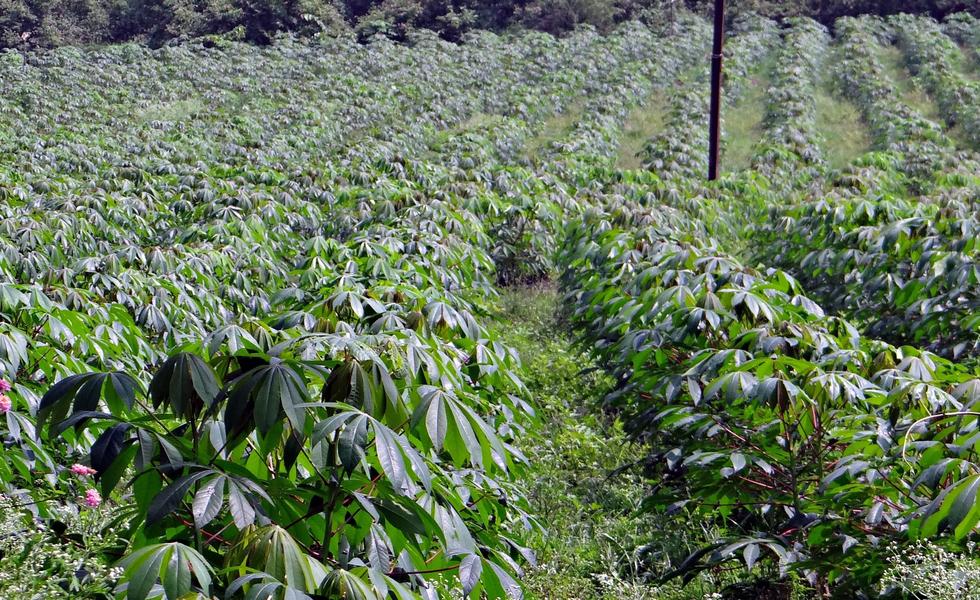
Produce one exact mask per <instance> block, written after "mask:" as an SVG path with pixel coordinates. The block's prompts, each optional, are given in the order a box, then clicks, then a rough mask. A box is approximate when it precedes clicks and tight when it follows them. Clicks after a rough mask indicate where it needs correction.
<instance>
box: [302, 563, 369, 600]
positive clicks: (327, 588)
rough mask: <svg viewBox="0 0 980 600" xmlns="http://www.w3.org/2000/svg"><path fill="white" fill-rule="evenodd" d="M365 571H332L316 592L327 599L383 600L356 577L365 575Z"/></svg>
mask: <svg viewBox="0 0 980 600" xmlns="http://www.w3.org/2000/svg"><path fill="white" fill-rule="evenodd" d="M366 571H367V570H366V569H363V568H358V569H353V570H351V571H347V570H344V569H334V570H332V571H330V572H329V573H328V574H327V576H326V577H325V578H324V579H323V583H321V584H320V589H319V590H317V591H318V593H319V594H320V595H322V596H326V597H328V598H344V599H345V600H383V596H382V595H381V594H380V593H378V592H377V591H376V590H375V589H374V588H373V587H372V586H371V585H370V584H368V583H367V582H366V581H364V580H363V579H361V578H360V577H359V576H358V575H360V574H364V575H366V574H367V572H366Z"/></svg>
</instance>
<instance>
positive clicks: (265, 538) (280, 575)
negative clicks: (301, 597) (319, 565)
mask: <svg viewBox="0 0 980 600" xmlns="http://www.w3.org/2000/svg"><path fill="white" fill-rule="evenodd" d="M312 562H315V561H314V560H313V559H311V557H309V556H308V555H307V554H306V553H305V552H304V551H303V550H302V549H301V548H300V546H299V544H297V543H296V540H294V539H293V537H292V536H291V535H290V534H289V532H288V531H286V530H285V529H283V528H282V527H279V526H278V525H266V526H263V527H253V528H248V529H245V530H243V531H242V534H241V536H240V538H239V540H238V541H237V542H236V544H235V546H234V547H233V548H232V549H231V551H230V552H229V554H228V564H229V565H230V566H231V567H232V568H233V569H235V570H237V571H238V572H239V573H241V574H242V575H244V574H246V573H247V572H249V571H261V572H263V573H264V574H267V575H269V576H271V577H272V578H274V579H275V580H276V581H278V582H280V583H282V584H285V585H287V586H289V587H292V588H295V589H297V590H302V591H304V592H313V591H315V590H316V587H317V584H318V583H319V580H318V579H317V577H316V575H315V574H314V571H313V568H312Z"/></svg>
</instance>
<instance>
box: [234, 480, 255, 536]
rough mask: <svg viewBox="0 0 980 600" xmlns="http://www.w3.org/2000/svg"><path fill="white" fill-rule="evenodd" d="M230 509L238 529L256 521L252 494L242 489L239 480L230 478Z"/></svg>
mask: <svg viewBox="0 0 980 600" xmlns="http://www.w3.org/2000/svg"><path fill="white" fill-rule="evenodd" d="M228 509H229V511H231V516H232V519H233V520H234V521H235V527H237V528H238V529H245V528H246V527H249V526H250V525H252V524H253V523H255V516H256V513H255V507H254V506H253V505H252V499H251V494H250V493H248V492H245V491H244V490H242V486H241V485H240V484H239V482H238V481H236V480H233V479H229V480H228Z"/></svg>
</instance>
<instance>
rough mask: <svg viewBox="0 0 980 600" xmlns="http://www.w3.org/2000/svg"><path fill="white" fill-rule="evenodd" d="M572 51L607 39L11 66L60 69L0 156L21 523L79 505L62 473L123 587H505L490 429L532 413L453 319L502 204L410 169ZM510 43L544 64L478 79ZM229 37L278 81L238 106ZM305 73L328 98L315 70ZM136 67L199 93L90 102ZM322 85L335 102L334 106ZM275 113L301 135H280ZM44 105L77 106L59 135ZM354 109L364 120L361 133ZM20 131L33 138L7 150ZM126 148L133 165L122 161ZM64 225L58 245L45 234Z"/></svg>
mask: <svg viewBox="0 0 980 600" xmlns="http://www.w3.org/2000/svg"><path fill="white" fill-rule="evenodd" d="M579 39H580V38H579ZM593 39H594V40H599V42H601V43H603V44H604V43H606V42H605V41H604V40H602V39H601V38H597V36H594V35H593V36H591V37H587V40H586V42H585V43H580V44H579V45H578V46H576V45H575V44H574V43H573V42H558V41H554V40H553V39H552V38H549V37H547V36H528V37H527V38H526V40H525V41H526V44H525V45H523V46H522V45H521V44H520V43H517V44H503V43H500V42H499V41H497V40H496V38H495V37H493V36H490V37H487V38H480V39H474V40H471V42H472V46H466V45H464V46H461V47H460V48H463V49H464V53H463V54H462V56H456V58H453V55H452V53H453V52H455V51H456V50H457V49H458V47H457V46H454V45H446V44H443V43H442V42H436V41H432V40H430V41H426V40H421V41H420V43H419V44H417V45H416V46H415V47H414V48H413V50H412V52H409V53H404V52H401V50H399V49H398V48H397V47H394V46H391V45H390V44H386V43H384V42H379V43H378V44H377V45H376V46H374V45H373V46H368V47H366V48H364V49H360V50H358V51H357V52H353V53H351V54H347V53H345V52H341V51H338V50H337V49H332V51H327V52H324V51H323V50H324V49H323V48H316V47H307V46H305V45H299V44H295V43H291V42H283V43H282V44H280V45H278V46H274V47H272V48H269V49H264V50H254V49H250V48H248V47H245V46H242V47H238V46H233V47H232V48H218V49H211V50H205V49H198V50H192V49H188V48H175V49H174V48H167V49H162V50H160V51H156V52H155V53H153V54H150V55H148V54H147V52H146V51H145V50H143V49H141V48H138V47H124V48H115V49H106V50H95V51H91V52H90V53H89V54H88V55H86V54H80V53H77V51H74V50H59V51H57V52H54V53H50V54H43V55H29V56H28V57H27V62H26V63H24V64H23V65H18V66H17V68H16V69H15V70H14V73H15V74H16V76H15V77H13V78H12V79H11V80H9V81H8V83H9V85H10V86H11V87H12V88H13V91H14V92H15V93H17V94H19V97H21V98H22V99H24V101H25V102H33V100H31V99H30V98H28V97H26V96H25V95H24V94H23V93H22V92H23V91H25V90H29V89H34V90H37V89H39V88H45V86H48V85H53V84H50V83H49V82H50V81H51V80H53V81H55V82H56V83H58V84H64V83H65V80H69V81H71V82H73V83H77V84H78V85H77V86H75V87H76V89H75V91H74V93H73V94H71V95H67V94H65V93H60V94H59V93H58V92H57V91H56V90H57V87H52V88H50V89H46V88H45V89H46V92H45V94H43V95H42V97H41V99H40V101H42V102H46V103H47V104H46V105H43V106H38V105H32V106H30V107H25V106H23V105H13V106H11V107H9V110H7V111H6V112H5V114H4V118H5V119H6V121H7V122H9V123H11V124H12V125H13V126H14V127H13V130H14V131H16V132H19V133H20V134H23V137H17V136H15V137H13V138H11V139H9V140H7V141H6V143H7V151H8V152H9V153H10V155H11V156H14V157H15V158H16V163H15V164H17V165H18V168H17V169H16V170H13V169H11V170H9V171H5V173H4V175H5V177H7V179H8V181H9V183H10V184H11V185H10V186H9V187H8V188H7V191H6V192H5V198H6V200H7V203H6V204H5V211H6V215H5V217H6V218H5V219H4V232H3V241H4V245H5V253H4V263H3V266H4V270H5V274H6V275H7V276H8V277H9V280H10V281H14V282H17V283H14V284H6V285H5V286H4V288H3V289H4V293H3V302H4V304H3V327H4V333H3V337H2V340H3V367H4V372H5V374H6V376H7V377H8V379H10V380H13V382H14V386H13V390H12V391H11V392H10V396H9V398H12V400H11V401H10V403H9V405H4V413H5V414H6V419H7V429H6V434H7V436H8V439H9V440H11V442H12V445H11V446H10V447H9V448H8V449H9V450H10V452H9V455H10V456H11V459H10V460H9V461H6V462H5V464H4V466H3V469H4V470H3V472H2V480H3V481H4V484H5V490H6V493H8V494H10V495H11V496H12V497H14V498H15V499H17V500H18V502H20V503H21V504H22V505H23V506H29V507H31V509H32V513H33V514H26V513H25V517H24V518H28V519H33V518H40V519H42V520H43V519H45V518H51V517H52V515H54V514H55V513H56V512H57V509H58V507H59V505H60V504H62V503H63V502H65V501H66V500H67V501H69V502H71V501H72V498H70V497H69V498H66V497H65V495H64V490H65V489H66V486H67V485H68V482H70V481H73V480H71V477H77V475H76V474H74V472H73V471H72V469H69V468H68V467H67V465H69V464H72V463H74V462H76V461H77V462H78V463H82V464H79V465H78V468H79V470H81V469H85V473H86V474H85V476H87V477H94V481H95V482H96V484H97V487H92V488H91V489H89V490H88V491H86V492H85V493H84V502H85V503H90V504H93V505H94V504H98V503H100V502H105V503H109V504H112V505H116V506H118V508H119V509H120V510H119V511H118V516H119V518H118V523H116V526H117V528H118V529H119V530H120V531H121V533H122V534H123V535H124V536H125V538H126V539H127V540H128V548H119V549H118V551H119V552H121V553H122V552H125V553H126V554H127V558H126V559H125V560H124V562H123V563H122V565H124V566H125V568H126V571H125V574H124V577H123V583H122V587H121V589H122V590H124V591H125V593H126V595H127V596H128V597H131V598H144V597H147V596H148V595H159V594H161V593H162V594H164V595H165V596H166V597H168V598H176V597H178V596H183V595H184V594H185V593H187V592H196V593H200V594H205V595H207V594H210V593H213V592H217V591H222V590H223V591H225V592H226V593H228V594H230V595H239V594H245V593H247V594H248V595H249V596H250V597H252V596H254V597H265V596H266V595H268V594H272V595H275V596H283V595H287V594H291V595H294V597H295V595H303V594H307V595H310V594H314V593H321V594H325V595H331V594H333V595H338V594H339V595H344V596H345V597H366V598H374V597H383V596H387V595H388V594H389V593H390V594H395V595H397V596H400V597H415V596H417V595H423V596H430V597H431V596H434V595H435V594H436V593H437V592H436V588H435V587H434V584H433V583H432V582H431V581H430V580H432V579H436V580H445V579H447V578H448V579H451V580H452V581H451V582H450V583H447V584H445V585H446V586H447V587H453V588H456V589H461V590H463V591H464V593H466V594H474V595H480V594H482V593H485V594H487V595H489V596H491V597H503V596H505V595H513V594H515V593H517V584H516V583H515V581H514V578H515V576H516V574H518V573H519V572H520V566H519V565H518V562H527V561H528V560H531V559H532V558H533V557H531V556H530V554H529V553H528V552H527V551H526V550H525V549H523V548H522V547H521V545H520V543H519V542H518V541H516V540H515V539H512V538H511V537H510V533H509V532H510V531H512V530H513V531H514V532H516V534H517V535H519V534H520V530H521V529H522V528H523V527H526V526H527V525H528V524H529V522H530V518H529V517H528V516H527V515H525V514H524V513H523V512H522V511H521V508H520V507H521V505H522V500H521V495H520V491H519V490H515V489H513V486H512V485H511V484H510V483H509V479H510V471H511V470H512V469H513V468H514V466H515V462H520V455H519V454H516V458H515V453H514V450H513V448H512V447H511V446H510V445H509V441H510V440H511V439H512V438H513V437H514V436H515V435H517V434H518V433H519V432H520V423H521V422H522V420H523V419H524V417H522V414H523V413H525V412H526V410H527V407H526V405H525V404H524V402H523V399H522V397H523V394H524V392H523V386H522V385H521V383H520V381H519V379H518V377H517V374H516V365H517V362H516V357H515V356H514V355H513V353H512V352H511V351H510V350H509V349H507V348H506V347H503V346H501V345H500V344H499V343H498V342H496V341H495V340H494V338H493V336H492V334H490V333H489V332H487V331H486V330H485V329H483V328H482V327H480V326H479V325H478V324H477V321H476V319H475V317H474V310H475V309H478V308H479V307H480V305H481V301H480V300H479V297H480V296H481V295H488V294H491V293H492V289H491V287H490V283H491V282H492V276H493V266H492V262H491V259H490V256H489V255H488V254H487V253H486V250H487V249H488V248H489V246H490V242H489V238H488V237H487V235H486V233H485V231H484V227H483V224H482V223H481V221H480V218H479V217H478V216H477V215H485V214H487V212H486V211H490V212H489V214H490V215H492V214H494V211H495V210H499V206H498V203H497V202H496V201H491V202H490V203H489V204H487V203H485V202H482V201H480V199H479V197H473V196H471V192H470V191H468V190H467V189H459V190H456V191H454V192H452V193H446V191H445V190H447V188H450V189H451V186H452V178H451V174H450V173H447V172H445V171H441V170H438V169H432V168H429V167H427V166H426V165H421V164H418V163H416V162H414V161H410V160H408V156H410V155H411V153H413V152H415V151H416V149H417V148H419V147H423V146H426V145H431V141H430V140H432V139H433V133H432V131H433V129H435V130H436V131H437V130H438V129H440V128H446V127H451V126H453V125H454V124H456V123H461V122H462V121H463V120H465V119H467V118H468V117H469V116H471V115H473V114H475V113H477V112H480V111H484V110H489V111H493V110H497V111H500V112H511V111H512V109H513V105H520V106H527V105H528V99H529V98H530V99H533V100H534V101H535V102H537V103H538V105H539V106H543V107H544V106H546V103H547V102H548V100H549V98H551V97H553V95H556V94H561V93H563V92H564V91H565V86H566V85H574V81H575V79H574V77H573V76H572V75H573V73H574V72H576V71H577V66H578V62H577V61H581V60H590V59H589V58H588V57H587V54H588V52H590V51H591V50H590V49H591V48H593V46H594V45H595V44H593V43H592V42H589V41H588V40H593ZM566 44H568V45H570V47H571V49H572V50H576V49H578V51H576V52H565V51H564V50H565V49H564V48H563V46H564V45H566ZM515 47H516V48H517V49H519V50H520V51H521V52H522V53H523V56H524V57H533V58H535V60H537V61H538V62H539V63H540V64H541V65H542V66H541V67H540V68H539V69H532V70H528V69H526V68H525V67H524V66H520V67H517V66H513V67H512V70H511V71H510V72H508V73H507V76H506V77H504V78H503V81H505V82H506V83H505V84H501V85H496V86H488V87H481V86H477V85H474V82H475V81H476V80H478V79H479V78H484V77H485V76H486V74H487V73H490V72H496V69H497V68H498V67H499V65H501V64H513V65H518V64H520V65H523V64H524V63H522V62H521V61H519V60H515V61H513V62H512V61H511V59H509V58H507V57H506V56H500V55H501V54H504V53H508V54H510V53H514V50H513V48H515ZM233 50H241V51H242V52H243V53H244V54H245V55H246V62H247V61H249V60H251V61H252V64H251V67H252V68H253V69H255V70H256V71H257V72H265V71H269V72H270V73H274V75H272V76H271V77H272V81H275V80H276V79H278V80H280V81H283V82H284V83H286V82H288V83H289V84H290V86H292V85H293V84H298V90H299V91H297V88H296V87H285V88H282V89H280V88H277V87H275V86H274V85H269V86H268V87H263V88H262V90H263V92H262V93H258V94H256V98H255V99H253V100H252V102H251V103H248V104H244V105H243V104H241V100H240V99H239V98H238V96H237V92H233V90H242V91H246V92H247V91H250V90H252V87H251V86H252V85H253V84H254V82H255V81H256V79H253V78H254V77H255V75H254V74H250V75H245V74H239V73H238V72H236V71H234V70H231V71H229V70H227V69H226V68H225V67H226V65H227V61H228V60H230V58H231V55H232V51H233ZM328 50H330V49H328ZM466 50H468V51H466ZM600 54H601V53H600V52H597V51H592V56H593V58H592V59H591V60H598V59H599V55H600ZM314 56H315V57H316V58H314ZM583 56H585V58H583ZM467 57H470V58H467ZM495 57H497V58H496V60H493V59H494V58H495ZM310 61H319V62H320V63H322V64H323V67H322V69H323V72H322V76H323V77H329V76H332V75H328V74H333V73H340V75H337V76H336V81H335V82H334V83H336V84H338V85H339V86H340V87H341V88H343V87H344V86H347V88H348V91H347V92H344V91H343V89H341V91H337V90H336V89H335V88H331V86H329V85H324V82H323V81H322V80H317V79H315V78H309V75H308V74H307V73H306V72H304V71H301V70H300V69H299V67H300V66H301V65H305V66H306V67H309V66H310ZM331 62H339V63H340V66H341V68H340V69H332V68H329V67H330V66H331ZM92 64H98V65H101V68H100V69H99V71H98V73H94V72H93V70H92V69H90V68H89V65H92ZM134 64H135V65H137V66H138V68H137V69H135V71H136V72H137V73H139V74H140V75H141V76H142V77H144V79H145V80H146V81H151V82H155V84H156V89H155V92H156V93H158V94H160V92H161V91H163V90H166V92H165V94H170V93H172V94H176V91H177V90H176V87H175V86H176V84H177V82H178V81H179V80H180V79H181V76H190V77H191V78H198V79H200V80H201V81H202V82H203V81H208V80H210V81H209V85H210V87H209V89H211V90H212V91H213V92H212V93H213V95H212V96H211V97H210V98H205V99H204V100H202V102H211V103H213V105H210V106H208V108H207V109H204V108H202V107H194V106H183V105H180V106H178V107H167V108H161V109H160V112H161V114H152V115H146V116H145V115H144V114H141V113H138V112H137V113H135V114H133V113H130V114H129V115H127V114H126V110H128V109H127V108H126V107H125V106H123V107H121V108H120V107H118V106H117V107H116V110H118V112H115V111H112V110H109V111H104V112H103V111H99V110H97V107H98V102H99V100H100V99H104V98H106V97H115V98H119V99H121V101H120V104H125V103H126V101H125V100H123V99H125V98H126V94H129V93H130V91H131V86H132V83H133V81H135V80H133V79H130V73H131V72H132V71H133V70H134V69H133V65H134ZM75 65H78V66H80V67H81V68H80V69H79V70H75V69H73V67H74V66H75ZM573 66H574V67H575V68H571V67H573ZM284 67H285V68H284ZM345 72H346V73H347V75H344V73H345ZM562 73H564V75H563V74H562ZM372 74H373V77H372ZM413 80H414V81H416V82H420V81H421V82H424V83H423V84H417V85H418V87H414V88H413V86H412V84H411V83H410V82H412V81H413ZM362 81H365V82H366V83H361V82H362ZM566 81H570V82H572V83H570V84H566V83H565V82H566ZM265 82H266V83H269V82H270V81H269V80H266V81H265ZM319 86H322V90H323V91H322V92H321V93H313V91H312V90H315V89H316V90H319V89H321V87H319ZM353 86H356V87H353ZM556 86H557V87H556ZM68 87H70V86H68ZM398 88H400V89H402V90H403V92H404V91H407V92H408V94H407V95H405V96H404V98H397V99H396V98H395V97H394V96H392V95H390V94H389V91H388V90H391V89H398ZM413 89H414V90H415V92H414V93H413V92H412V90H413ZM304 90H305V93H308V94H309V96H310V97H309V98H307V99H303V98H302V97H301V94H300V92H303V91H304ZM436 91H438V92H440V93H439V94H437V93H435V92H436ZM446 92H450V93H448V94H447V95H445V96H443V95H441V94H444V93H446ZM342 93H351V98H353V99H354V100H355V101H354V102H349V103H346V104H343V105H341V104H333V103H332V98H333V95H334V94H338V95H339V94H342ZM165 94H164V95H163V97H168V96H166V95H165ZM170 97H173V96H170ZM502 100H503V101H502ZM318 102H320V103H322V104H319V105H318V104H317V103H318ZM447 103H448V104H447ZM231 106H236V107H237V108H238V112H239V114H238V115H237V116H235V117H231V116H230V115H229V113H228V111H229V109H230V107H231ZM341 106H343V108H340V107H341ZM284 107H285V108H284ZM400 107H401V108H400ZM338 109H339V110H342V111H343V112H342V113H338V112H337V110H338ZM32 110H38V113H39V114H40V115H42V116H41V117H40V118H35V117H33V116H31V117H30V118H28V115H33V113H32V112H31V111H32ZM62 111H63V112H62ZM167 111H173V112H169V113H168V112H167ZM291 112H292V114H294V115H302V119H303V125H304V129H303V130H300V129H296V130H291V129H289V128H286V129H285V130H283V129H280V128H279V127H278V126H277V121H276V120H277V119H279V118H283V114H286V115H289V114H290V113H291ZM400 113H407V116H406V117H404V118H402V117H401V114H400ZM58 114H68V115H70V117H69V122H68V123H67V124H65V123H64V122H62V126H61V128H58V127H56V126H54V123H55V121H56V119H57V118H60V117H57V116H56V115H58ZM329 114H333V115H334V117H336V118H337V122H339V123H343V124H345V126H347V127H348V129H337V125H336V124H335V122H333V121H332V119H331V118H328V117H327V116H326V115H329ZM538 114H539V115H544V114H547V111H546V110H542V111H541V112H539V113H538ZM144 119H145V120H144ZM375 119H378V120H379V122H381V123H383V125H382V128H381V129H380V130H368V131H358V129H357V124H358V123H368V122H372V121H373V120H375ZM120 123H124V124H125V125H126V126H124V127H119V126H118V125H119V124H120ZM30 131H33V132H34V135H40V136H42V137H43V138H44V139H46V143H45V144H44V148H43V149H42V150H41V151H40V153H33V152H31V151H29V149H28V147H27V145H25V144H23V143H22V141H23V140H24V139H27V137H29V136H28V135H27V132H30ZM66 134H67V135H66ZM77 140H101V141H100V143H99V144H92V145H87V144H86V143H85V142H84V141H81V142H80V141H77ZM133 146H140V147H142V148H144V152H143V153H142V154H138V155H136V159H135V160H134V159H133V158H127V159H125V160H124V159H123V158H122V156H123V153H124V152H127V150H126V148H127V147H133ZM439 150H440V149H438V148H436V151H437V152H438V151H439ZM205 161H206V163H207V166H204V165H205ZM301 165H302V166H301ZM93 175H98V176H99V177H100V182H99V183H96V181H95V180H93V179H92V176H93ZM474 191H475V190H474ZM474 211H478V212H474ZM59 240H62V241H64V240H71V243H70V244H67V243H66V244H64V246H65V248H66V249H65V250H64V251H56V252H50V253H42V252H41V251H40V249H41V248H43V247H52V245H54V246H55V247H57V246H60V245H61V244H60V242H59ZM474 300H476V302H475V303H474ZM52 383H54V385H53V386H52V385H51V384H52ZM44 390H47V393H44V394H42V392H43V391H44ZM90 472H91V473H90ZM38 473H44V474H46V483H47V485H46V486H41V487H37V486H35V485H33V482H34V479H35V477H36V474H38ZM110 558H111V557H110ZM80 572H82V573H84V571H80ZM90 572H92V571H91V570H90ZM78 576H79V577H84V575H78ZM436 583H438V581H437V582H436Z"/></svg>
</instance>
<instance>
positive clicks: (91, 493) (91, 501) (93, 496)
mask: <svg viewBox="0 0 980 600" xmlns="http://www.w3.org/2000/svg"><path fill="white" fill-rule="evenodd" d="M100 504H102V496H100V495H99V492H98V491H97V490H88V491H87V492H85V506H88V507H89V508H95V507H96V506H98V505H100Z"/></svg>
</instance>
